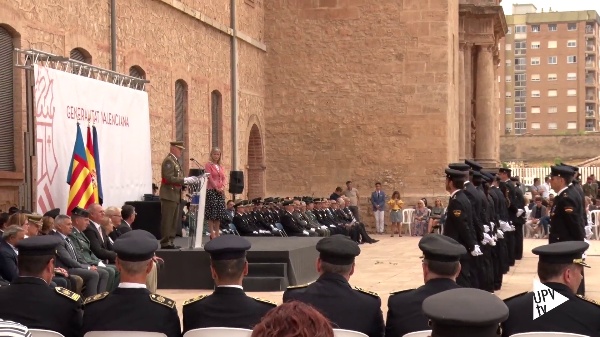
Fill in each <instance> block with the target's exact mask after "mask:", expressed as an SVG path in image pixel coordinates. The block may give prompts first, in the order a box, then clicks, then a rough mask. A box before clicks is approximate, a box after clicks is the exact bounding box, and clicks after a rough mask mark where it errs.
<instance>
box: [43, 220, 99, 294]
mask: <svg viewBox="0 0 600 337" xmlns="http://www.w3.org/2000/svg"><path fill="white" fill-rule="evenodd" d="M54 229H55V232H54V233H52V235H54V236H56V237H58V238H60V239H61V242H60V244H59V245H58V246H57V248H56V265H57V266H58V267H61V268H65V269H67V271H68V272H69V273H70V274H73V275H77V276H79V277H81V278H82V279H83V282H84V283H85V288H84V292H83V295H84V296H85V297H89V296H93V295H96V294H98V293H100V292H103V291H105V290H106V286H107V283H108V277H109V274H108V272H107V271H106V270H103V269H98V267H96V266H93V265H89V264H87V263H80V261H81V262H83V259H82V257H81V255H79V253H78V251H77V250H76V249H75V245H74V244H73V242H72V241H71V238H70V237H69V235H70V234H71V232H72V230H73V223H72V220H71V218H70V217H68V216H67V215H59V216H57V217H56V219H55V220H54Z"/></svg>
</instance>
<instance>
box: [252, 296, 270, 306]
mask: <svg viewBox="0 0 600 337" xmlns="http://www.w3.org/2000/svg"><path fill="white" fill-rule="evenodd" d="M248 297H250V298H251V299H253V300H255V301H259V302H262V303H267V304H271V305H272V306H274V307H276V306H277V303H275V302H271V301H269V300H265V299H262V298H258V297H252V296H248Z"/></svg>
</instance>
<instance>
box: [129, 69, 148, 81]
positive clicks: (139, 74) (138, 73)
mask: <svg viewBox="0 0 600 337" xmlns="http://www.w3.org/2000/svg"><path fill="white" fill-rule="evenodd" d="M129 76H131V77H135V78H140V79H142V80H145V79H146V72H145V71H144V69H142V67H140V66H132V67H131V68H129Z"/></svg>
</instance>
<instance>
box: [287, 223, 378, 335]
mask: <svg viewBox="0 0 600 337" xmlns="http://www.w3.org/2000/svg"><path fill="white" fill-rule="evenodd" d="M316 248H317V250H318V251H319V253H320V255H319V258H318V260H317V271H318V272H319V274H320V276H319V278H318V279H317V280H316V281H315V282H314V283H311V284H307V285H303V286H291V287H288V289H287V290H286V291H285V292H284V293H283V301H284V302H288V301H294V300H297V301H300V302H304V303H306V304H310V305H312V306H313V307H315V308H316V309H317V310H319V311H320V312H321V313H323V315H325V317H327V318H328V319H329V320H330V321H331V322H332V323H333V324H335V325H336V326H337V327H339V328H340V329H346V330H353V331H359V332H362V333H364V334H366V335H367V336H369V337H381V336H383V334H384V330H385V327H384V323H383V313H382V312H381V298H379V295H377V294H376V293H374V292H370V291H366V290H363V289H360V288H357V287H354V288H353V287H351V286H350V284H349V283H348V280H349V279H350V276H352V274H353V273H354V267H355V264H354V259H355V257H356V256H358V255H359V254H360V248H359V247H358V243H356V242H354V241H352V240H351V239H349V238H348V237H346V236H343V235H339V234H338V235H332V236H329V237H326V238H323V239H321V240H320V241H319V242H318V243H317V247H316Z"/></svg>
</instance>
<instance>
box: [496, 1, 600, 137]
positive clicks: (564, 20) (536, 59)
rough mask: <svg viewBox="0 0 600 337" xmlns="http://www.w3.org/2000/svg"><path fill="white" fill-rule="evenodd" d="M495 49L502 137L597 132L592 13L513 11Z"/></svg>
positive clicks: (595, 41) (528, 8) (595, 23)
mask: <svg viewBox="0 0 600 337" xmlns="http://www.w3.org/2000/svg"><path fill="white" fill-rule="evenodd" d="M506 22H507V24H508V33H507V35H506V38H505V39H503V41H501V42H500V45H499V46H498V48H499V50H500V55H501V57H502V55H504V57H503V60H502V61H501V63H500V66H499V67H500V69H499V72H498V73H499V76H498V81H499V82H500V94H501V95H504V96H505V97H504V99H501V100H500V102H501V103H500V106H501V108H500V115H501V117H500V120H501V121H502V122H501V123H502V126H503V127H504V130H505V131H504V133H505V134H507V135H524V134H533V135H552V134H577V133H584V132H595V131H599V130H600V127H599V124H598V122H599V121H600V118H599V117H600V116H599V105H598V96H599V92H598V88H599V86H598V81H599V75H598V68H599V67H598V65H599V64H598V54H597V53H598V30H599V29H598V28H599V24H600V17H599V16H598V13H597V12H596V11H576V12H552V11H546V12H543V11H538V10H537V8H536V7H535V6H533V5H513V15H508V16H506Z"/></svg>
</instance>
